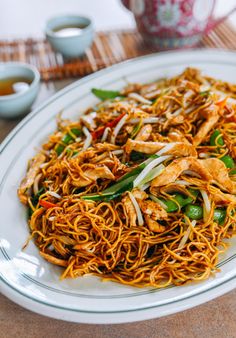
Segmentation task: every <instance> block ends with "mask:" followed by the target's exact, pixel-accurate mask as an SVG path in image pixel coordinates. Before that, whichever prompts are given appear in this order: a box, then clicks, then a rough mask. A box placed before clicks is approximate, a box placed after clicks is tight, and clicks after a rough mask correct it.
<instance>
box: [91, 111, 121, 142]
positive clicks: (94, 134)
mask: <svg viewBox="0 0 236 338" xmlns="http://www.w3.org/2000/svg"><path fill="white" fill-rule="evenodd" d="M125 114H126V113H123V114H121V115H120V116H118V117H116V118H115V119H114V120H112V121H111V122H108V123H107V124H106V125H105V126H104V127H100V128H98V129H97V130H95V131H93V132H92V133H91V134H92V137H93V139H96V138H99V137H101V136H102V135H103V133H104V130H105V129H106V128H108V127H109V128H114V127H115V126H116V125H117V124H118V122H119V121H120V120H121V119H122V117H123V116H125Z"/></svg>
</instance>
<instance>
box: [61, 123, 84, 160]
mask: <svg viewBox="0 0 236 338" xmlns="http://www.w3.org/2000/svg"><path fill="white" fill-rule="evenodd" d="M70 131H71V133H72V134H73V135H75V136H74V137H73V136H72V135H71V134H70V133H67V134H66V135H64V136H63V138H62V140H61V142H62V143H63V144H58V145H57V147H56V153H57V156H59V155H60V154H61V153H62V152H63V150H64V149H65V147H66V145H68V144H70V143H71V142H73V141H74V140H75V139H76V137H78V136H81V134H82V132H81V130H80V129H77V128H72V129H71V130H70Z"/></svg>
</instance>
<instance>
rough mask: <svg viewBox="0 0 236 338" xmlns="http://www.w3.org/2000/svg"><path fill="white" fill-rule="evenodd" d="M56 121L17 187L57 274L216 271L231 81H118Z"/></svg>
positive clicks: (228, 206) (235, 138)
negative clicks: (120, 84)
mask: <svg viewBox="0 0 236 338" xmlns="http://www.w3.org/2000/svg"><path fill="white" fill-rule="evenodd" d="M92 92H93V93H94V94H95V95H96V96H97V97H99V98H100V99H101V101H100V103H99V104H98V105H97V106H95V107H93V108H91V109H88V111H86V113H85V114H84V115H83V116H82V117H81V118H79V119H78V120H77V121H75V122H72V121H68V120H63V119H62V118H61V117H60V116H59V117H58V128H57V130H56V132H55V133H54V134H53V135H51V136H50V137H49V139H48V141H47V142H46V143H45V144H44V145H43V146H42V149H41V150H40V152H39V153H38V154H36V155H35V157H34V158H33V159H31V161H30V162H29V166H28V171H27V174H26V176H25V178H24V179H23V180H22V182H21V185H20V187H19V189H18V195H19V198H20V200H21V202H22V203H24V204H25V205H27V206H28V207H29V227H30V231H31V237H33V238H34V240H35V243H36V245H37V247H38V248H39V252H40V254H41V256H42V257H44V258H45V259H46V260H47V261H48V262H50V263H53V264H55V265H59V266H61V267H63V273H62V278H66V277H72V278H75V277H78V276H83V275H84V274H94V275H97V276H101V277H102V278H103V279H106V280H113V281H117V282H120V283H123V284H129V285H134V286H154V287H157V288H160V287H165V286H167V285H170V284H175V285H181V284H184V283H186V282H188V281H197V280H203V279H206V278H208V277H209V276H210V275H211V274H212V273H214V272H216V271H217V267H216V265H217V262H218V257H219V254H220V253H222V252H224V250H225V249H226V247H227V241H225V240H226V239H228V238H230V237H232V236H233V235H234V234H235V233H236V222H235V218H236V217H235V211H236V165H235V161H236V115H235V114H236V86H235V85H231V84H229V83H225V82H222V81H218V80H215V79H212V78H209V77H206V76H202V75H201V73H200V72H199V71H198V70H197V69H191V68H188V69H186V70H185V71H184V72H183V73H182V74H181V75H179V76H176V77H174V78H171V79H162V80H159V81H157V82H153V83H151V84H145V85H143V84H129V85H128V86H127V87H126V88H124V89H123V90H122V91H121V92H115V91H109V90H108V91H107V90H101V89H93V90H92Z"/></svg>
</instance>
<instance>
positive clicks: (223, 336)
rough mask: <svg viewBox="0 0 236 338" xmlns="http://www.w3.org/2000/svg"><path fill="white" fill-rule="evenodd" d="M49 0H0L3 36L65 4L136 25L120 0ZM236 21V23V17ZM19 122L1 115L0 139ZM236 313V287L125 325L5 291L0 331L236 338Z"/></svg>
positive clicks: (46, 88) (35, 28)
mask: <svg viewBox="0 0 236 338" xmlns="http://www.w3.org/2000/svg"><path fill="white" fill-rule="evenodd" d="M108 2H109V14H110V15H107V12H106V11H103V10H101V8H107V5H108ZM39 3H40V5H39ZM45 3H46V1H44V2H43V1H40V2H39V1H38V2H35V1H32V0H31V1H30V0H21V1H18V0H1V4H0V7H1V9H0V38H2V37H3V36H4V38H6V37H10V38H15V37H26V36H27V34H28V33H27V32H29V27H28V26H29V24H30V25H31V26H32V29H30V31H31V32H32V36H40V35H41V34H42V33H41V32H42V29H41V26H42V23H43V22H44V21H45V20H46V18H47V17H48V15H49V14H50V15H49V16H51V15H52V14H57V13H61V12H62V11H63V9H65V10H66V12H73V11H74V10H75V9H76V8H77V11H80V13H82V14H87V15H88V14H89V15H90V16H91V17H92V18H93V19H94V21H95V26H96V28H97V29H109V28H121V27H122V28H133V27H134V21H133V18H132V16H131V15H130V13H129V12H128V11H126V10H124V9H122V7H121V6H119V3H118V1H117V0H100V1H99V7H98V1H96V2H95V1H94V0H86V1H82V0H77V1H75V0H70V1H69V2H68V1H67V2H65V1H64V0H63V1H62V0H50V1H49V0H48V1H47V6H48V11H47V12H46V11H45V10H44V5H43V4H45ZM65 3H66V6H65ZM235 3H236V0H228V1H227V2H226V1H222V0H218V4H217V6H218V7H217V11H218V13H219V12H221V9H222V6H223V7H224V12H226V10H227V9H228V8H230V6H231V7H232V5H233V4H235ZM19 4H20V6H21V8H24V9H26V11H25V16H28V17H29V21H24V22H23V17H22V15H23V14H22V13H23V11H20V10H17V8H19ZM30 6H31V7H30ZM35 6H38V8H36V11H37V13H38V15H37V18H33V19H32V16H29V14H30V13H32V9H33V7H34V9H35ZM11 8H14V12H12V11H11ZM27 9H28V10H27ZM104 12H105V13H106V15H105V17H106V18H108V19H107V20H106V21H105V20H104ZM48 13H49V14H48ZM234 18H235V17H234ZM13 22H14V23H15V24H14V26H12V23H13ZM234 23H235V26H236V20H235V21H234ZM16 27H17V29H16ZM18 28H19V29H18ZM71 81H72V80H66V81H60V82H53V83H52V82H51V83H47V84H42V86H41V90H40V93H39V96H38V98H37V100H36V102H35V103H34V106H33V108H34V107H36V106H37V105H39V104H40V103H42V102H44V101H45V99H47V98H48V97H50V96H51V95H52V94H53V93H54V92H56V91H57V90H59V89H61V88H63V87H65V86H66V85H67V84H69V83H70V82H71ZM18 122H19V120H12V121H5V120H1V119H0V142H1V141H2V140H3V139H4V137H5V136H6V135H7V134H8V133H9V132H10V130H11V129H12V128H13V127H14V126H15V125H16V124H17V123H18ZM235 314H236V290H234V291H231V292H230V293H228V294H226V295H224V296H222V297H219V298H217V299H215V300H213V301H210V302H208V303H206V304H204V305H200V306H198V307H196V308H193V309H190V310H187V311H184V312H181V313H178V314H175V315H171V316H167V317H165V318H160V319H153V320H148V321H143V322H138V323H133V324H132V323H130V324H122V325H86V324H75V323H68V322H63V321H59V320H54V319H50V318H46V317H43V316H41V315H38V314H35V313H32V312H30V311H28V310H25V309H23V308H21V307H20V306H18V305H16V304H14V303H13V302H11V301H10V300H8V299H7V298H6V297H5V296H3V295H0V337H2V338H5V337H6V338H11V337H15V336H17V337H24V338H27V337H35V338H37V337H46V336H47V337H49V338H51V337H64V338H67V337H82V338H87V337H89V338H90V337H92V336H93V338H100V337H101V338H107V337H109V338H116V337H117V338H125V337H130V338H136V337H148V338H152V337H153V338H154V337H155V338H159V337H165V338H168V337H171V338H173V337H174V338H182V337H188V338H191V337H194V338H195V337H196V338H198V337H206V338H208V337H214V338H218V337H219V338H236V320H235V319H236V315H235Z"/></svg>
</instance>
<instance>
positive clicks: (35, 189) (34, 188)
mask: <svg viewBox="0 0 236 338" xmlns="http://www.w3.org/2000/svg"><path fill="white" fill-rule="evenodd" d="M41 176H42V174H38V175H37V176H36V177H35V179H34V185H33V191H34V194H35V195H36V194H37V192H38V191H39V180H40V178H41Z"/></svg>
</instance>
